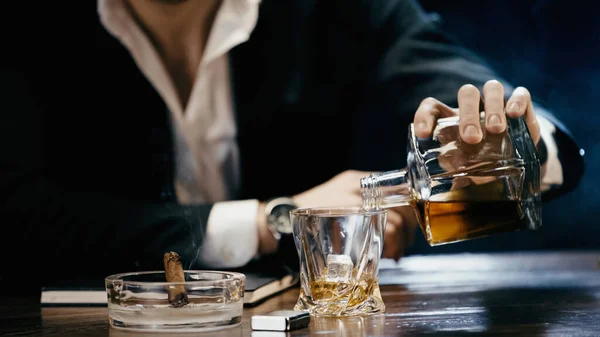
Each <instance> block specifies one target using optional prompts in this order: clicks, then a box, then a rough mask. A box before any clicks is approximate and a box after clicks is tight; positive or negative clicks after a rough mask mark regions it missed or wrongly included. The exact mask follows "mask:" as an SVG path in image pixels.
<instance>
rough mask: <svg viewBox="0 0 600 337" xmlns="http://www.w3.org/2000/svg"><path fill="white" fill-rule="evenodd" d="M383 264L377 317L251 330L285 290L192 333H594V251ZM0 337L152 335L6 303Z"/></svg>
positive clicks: (597, 290)
mask: <svg viewBox="0 0 600 337" xmlns="http://www.w3.org/2000/svg"><path fill="white" fill-rule="evenodd" d="M382 267H385V268H386V269H382V270H381V275H380V280H381V284H382V287H381V290H382V295H383V299H384V301H385V304H386V306H387V310H386V313H385V314H384V315H377V316H371V317H355V318H346V319H335V318H328V319H325V318H314V317H313V318H312V319H311V325H310V327H309V328H306V329H303V330H297V331H293V332H291V333H287V334H286V333H272V334H265V333H257V332H252V330H251V329H250V317H251V316H252V315H253V314H256V313H265V312H268V311H271V310H275V309H282V308H283V309H290V308H292V307H293V305H294V303H295V301H296V299H297V296H298V290H297V289H292V290H289V291H287V292H285V293H283V294H281V295H279V296H277V297H274V298H272V299H270V300H268V301H266V302H265V303H263V304H261V305H260V306H258V307H255V308H251V309H245V310H244V318H243V323H242V325H241V326H238V327H235V328H231V329H227V330H222V331H219V332H212V333H207V334H193V336H228V337H229V336H234V337H237V336H253V337H260V336H280V337H284V336H285V337H287V336H323V337H325V336H360V337H362V336H414V335H433V336H473V335H485V336H506V335H512V336H514V335H522V336H590V337H591V336H600V251H595V252H570V253H557V252H554V253H553V252H548V253H539V252H537V253H506V254H490V255H486V254H459V255H438V256H414V257H408V258H404V259H402V260H401V262H400V263H399V264H397V265H396V264H395V263H390V262H389V261H385V263H383V266H382ZM0 335H1V336H25V335H34V336H42V335H43V336H111V337H136V336H138V337H139V336H158V335H157V334H144V333H131V332H124V331H119V330H115V329H111V328H110V327H109V326H108V322H107V311H106V308H40V306H39V303H38V299H11V298H2V302H1V304H0ZM182 336H190V334H185V335H183V334H182Z"/></svg>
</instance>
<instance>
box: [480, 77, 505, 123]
mask: <svg viewBox="0 0 600 337" xmlns="http://www.w3.org/2000/svg"><path fill="white" fill-rule="evenodd" d="M483 96H484V98H485V129H486V130H487V131H488V132H491V133H501V132H503V131H504V130H505V129H506V116H505V114H504V87H503V86H502V84H501V83H500V82H498V81H496V80H492V81H488V82H487V83H486V84H485V85H484V86H483Z"/></svg>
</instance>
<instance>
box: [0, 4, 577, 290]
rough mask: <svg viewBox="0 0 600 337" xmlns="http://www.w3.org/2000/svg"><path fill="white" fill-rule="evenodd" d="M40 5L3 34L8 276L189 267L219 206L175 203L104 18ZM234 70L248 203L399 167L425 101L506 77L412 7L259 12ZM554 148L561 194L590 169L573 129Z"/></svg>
mask: <svg viewBox="0 0 600 337" xmlns="http://www.w3.org/2000/svg"><path fill="white" fill-rule="evenodd" d="M11 6H23V5H22V4H21V5H18V4H16V5H15V4H12V5H11ZM36 6H37V5H36ZM39 6H41V8H40V7H37V8H36V10H35V13H33V14H32V13H31V11H25V12H19V11H17V10H15V11H13V12H11V16H12V17H11V18H9V19H11V20H12V21H10V22H12V23H13V24H12V25H10V26H9V25H7V27H2V28H3V29H2V34H3V35H5V36H4V39H3V41H4V46H5V48H4V51H3V52H2V53H3V55H2V58H3V62H2V63H1V64H2V70H1V76H0V111H1V115H2V117H3V120H2V133H1V135H2V139H1V144H2V146H3V151H2V157H1V158H0V165H1V172H2V173H1V177H0V183H1V185H0V188H1V192H2V193H1V200H0V209H1V216H2V219H1V221H2V224H3V231H5V233H6V232H8V233H10V235H2V236H1V239H0V241H1V242H0V247H1V248H0V249H2V253H3V256H4V257H5V258H6V256H15V258H14V259H12V258H9V259H8V260H9V262H8V265H7V266H5V267H3V268H1V270H2V271H1V272H0V276H2V277H3V278H4V280H5V281H7V280H8V281H10V280H11V279H19V280H20V279H22V274H19V273H16V272H11V269H12V270H14V271H23V270H30V271H34V270H35V271H36V272H38V275H40V276H39V277H38V279H36V281H40V282H45V281H48V280H55V279H60V278H77V277H85V278H87V277H104V276H106V275H107V274H109V273H113V272H124V271H132V270H139V269H144V270H148V269H161V268H162V264H161V263H162V254H163V253H164V252H166V251H168V250H175V251H178V252H180V253H181V254H182V255H183V256H184V258H185V259H186V261H187V262H188V263H190V262H191V261H193V260H194V257H195V256H196V253H197V250H198V247H199V245H201V244H202V237H203V232H204V226H205V224H206V219H207V217H208V214H209V212H210V209H211V205H197V206H181V205H178V204H177V203H176V200H175V195H174V192H173V184H172V182H173V156H172V148H171V147H172V140H171V136H172V135H171V129H170V127H169V122H168V121H169V118H168V112H167V109H166V107H165V104H164V103H163V102H162V100H161V99H160V97H159V95H158V94H157V92H156V91H155V90H154V88H153V87H152V86H151V85H150V84H149V82H148V81H147V80H146V79H145V77H144V76H143V75H142V74H141V73H140V71H139V70H138V69H137V68H136V66H135V64H134V62H133V60H132V58H131V57H130V55H129V54H128V52H127V51H126V49H125V48H124V47H123V46H122V45H121V44H120V43H119V42H118V41H117V40H115V39H114V38H113V37H112V36H111V35H109V34H108V33H107V32H106V31H105V29H104V28H103V27H102V26H101V24H100V23H99V21H98V17H97V15H96V13H95V8H91V7H90V8H87V11H81V12H79V14H69V13H68V12H66V11H63V10H62V8H57V7H55V6H61V5H60V4H55V3H54V4H51V5H50V4H39ZM45 6H48V8H45ZM50 6H51V7H50ZM63 6H64V5H63ZM69 6H71V5H69ZM25 9H26V8H20V10H25ZM20 13H26V15H25V16H20V15H21V14H20ZM32 16H33V17H32ZM22 20H26V21H25V23H24V22H23V21H22ZM80 21H81V22H80ZM90 23H93V28H92V31H91V33H90V31H88V30H87V29H88V28H89V27H90ZM5 24H6V23H5ZM21 28H29V29H31V30H30V31H26V30H24V29H21ZM78 34H81V35H80V36H77V35H78ZM231 69H232V83H233V93H234V97H235V102H234V103H235V112H236V118H237V126H238V143H239V147H240V152H241V166H242V167H241V172H242V179H241V180H242V188H241V191H240V193H239V195H238V196H237V198H240V199H243V198H259V199H265V198H268V197H273V196H280V195H293V194H295V193H299V192H301V191H304V190H306V189H308V188H311V187H313V186H315V185H317V184H319V183H322V182H324V181H326V180H327V179H329V178H331V177H332V176H333V175H335V174H337V173H339V172H341V171H343V170H346V169H360V170H390V169H395V168H401V167H403V166H404V165H405V161H406V159H405V158H406V133H407V125H408V123H409V122H411V120H412V118H413V114H414V112H415V110H416V108H417V106H418V105H419V103H420V101H421V100H422V99H423V98H425V97H428V96H433V97H436V98H438V99H440V100H442V101H444V102H446V103H448V104H449V105H456V93H457V91H458V89H459V87H460V86H461V85H463V84H466V83H473V84H475V85H477V86H482V85H483V83H484V82H485V81H487V80H489V79H492V78H498V76H497V75H496V74H494V73H493V72H492V71H491V70H490V69H488V68H487V67H486V66H485V65H484V64H483V62H482V61H481V60H479V59H478V58H477V57H476V56H474V55H473V54H471V53H469V52H468V51H467V50H465V49H463V48H461V47H460V46H459V45H457V44H456V43H454V42H453V41H451V40H450V39H449V38H447V37H445V36H444V34H443V32H442V31H441V30H440V28H439V26H438V24H437V22H436V21H435V20H434V18H432V17H430V16H428V15H427V14H425V13H424V12H423V11H422V10H421V8H420V7H419V6H418V5H417V4H416V3H415V1H410V0H388V1H383V0H365V1H357V0H355V1H347V0H344V1H310V0H297V1H292V0H282V1H280V0H276V1H275V0H264V1H263V3H262V4H261V6H260V14H259V22H258V24H257V27H256V29H255V30H254V32H253V33H252V35H251V37H250V40H249V41H248V42H246V43H244V44H242V45H240V46H238V47H236V48H235V49H234V50H233V51H232V52H231ZM507 91H509V90H507ZM559 146H560V153H561V157H562V158H561V159H562V162H563V165H564V168H565V171H564V172H565V184H564V186H563V187H562V190H561V193H563V192H566V191H568V190H570V189H572V188H573V187H574V186H575V185H576V183H577V180H578V177H579V174H580V172H581V170H582V163H581V158H580V157H579V156H578V154H577V151H578V149H577V147H576V146H575V144H574V142H573V141H572V140H571V138H570V137H568V136H567V132H566V130H564V129H563V130H562V131H561V133H560V136H559ZM22 252H27V254H28V256H29V257H28V258H27V260H26V261H24V263H22V264H20V263H19V260H20V258H19V257H20V256H21V255H20V254H21V253H22ZM7 254H8V255H7ZM194 267H197V268H201V267H202V265H201V264H199V263H197V264H196V265H195V266H194ZM29 268H32V269H29Z"/></svg>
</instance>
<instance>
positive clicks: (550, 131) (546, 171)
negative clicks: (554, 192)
mask: <svg viewBox="0 0 600 337" xmlns="http://www.w3.org/2000/svg"><path fill="white" fill-rule="evenodd" d="M537 121H538V124H539V125H540V134H541V138H542V141H543V142H544V144H545V145H546V151H547V154H548V159H547V160H546V162H545V163H544V164H543V165H542V167H541V171H542V185H541V187H540V188H541V190H542V192H545V191H547V190H549V189H551V188H552V187H554V186H560V185H562V183H563V170H562V165H561V163H560V160H559V159H558V147H557V146H556V140H555V139H554V133H555V132H556V127H555V126H554V124H552V122H550V121H549V120H548V119H546V118H544V117H542V116H540V115H538V116H537Z"/></svg>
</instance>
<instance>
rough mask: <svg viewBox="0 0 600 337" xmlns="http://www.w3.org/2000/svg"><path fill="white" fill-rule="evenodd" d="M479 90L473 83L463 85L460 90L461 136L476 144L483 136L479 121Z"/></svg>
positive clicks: (467, 141) (466, 140)
mask: <svg viewBox="0 0 600 337" xmlns="http://www.w3.org/2000/svg"><path fill="white" fill-rule="evenodd" d="M480 100H481V94H480V93H479V90H478V89H477V88H476V87H475V86H473V85H471V84H466V85H463V86H462V87H461V88H460V90H459V91H458V110H459V111H460V119H459V120H460V123H459V124H460V137H461V138H462V140H463V141H464V142H465V143H467V144H476V143H479V142H480V141H481V139H482V138H483V133H482V131H481V124H480V122H479V112H480V111H479V101H480Z"/></svg>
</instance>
